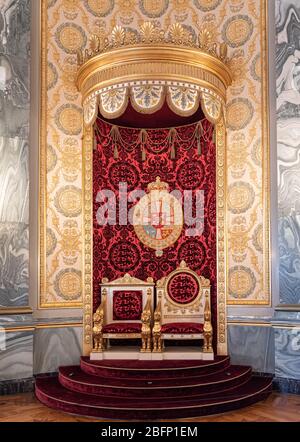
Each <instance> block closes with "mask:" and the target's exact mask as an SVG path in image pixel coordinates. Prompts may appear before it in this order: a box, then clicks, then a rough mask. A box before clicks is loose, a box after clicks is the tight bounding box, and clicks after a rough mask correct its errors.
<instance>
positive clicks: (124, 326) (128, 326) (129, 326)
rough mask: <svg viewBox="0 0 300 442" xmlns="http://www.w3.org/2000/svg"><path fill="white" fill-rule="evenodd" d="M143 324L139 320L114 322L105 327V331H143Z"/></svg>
mask: <svg viewBox="0 0 300 442" xmlns="http://www.w3.org/2000/svg"><path fill="white" fill-rule="evenodd" d="M141 330H142V324H141V323H138V322H130V323H128V322H127V323H124V322H112V323H111V324H106V325H105V326H104V327H103V333H141Z"/></svg>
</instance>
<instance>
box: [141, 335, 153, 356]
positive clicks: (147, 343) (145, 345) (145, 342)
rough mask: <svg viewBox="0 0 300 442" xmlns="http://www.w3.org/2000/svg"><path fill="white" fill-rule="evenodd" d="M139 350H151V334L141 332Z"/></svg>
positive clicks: (145, 351) (144, 351)
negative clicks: (140, 346)
mask: <svg viewBox="0 0 300 442" xmlns="http://www.w3.org/2000/svg"><path fill="white" fill-rule="evenodd" d="M140 351H141V352H142V353H149V352H151V335H150V334H149V333H147V334H146V333H145V334H142V348H141V350H140Z"/></svg>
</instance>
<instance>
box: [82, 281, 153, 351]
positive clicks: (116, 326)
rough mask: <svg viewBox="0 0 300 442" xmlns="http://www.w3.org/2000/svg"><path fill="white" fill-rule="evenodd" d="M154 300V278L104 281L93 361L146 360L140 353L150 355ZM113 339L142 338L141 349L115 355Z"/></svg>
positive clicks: (94, 328)
mask: <svg viewBox="0 0 300 442" xmlns="http://www.w3.org/2000/svg"><path fill="white" fill-rule="evenodd" d="M153 300H154V282H153V278H148V279H147V281H142V280H140V279H137V278H134V277H132V276H130V275H129V274H125V275H124V276H123V277H122V278H119V279H116V280H114V281H111V282H109V281H108V279H107V278H103V279H102V284H101V304H100V306H99V307H98V308H97V310H96V312H95V313H94V316H93V319H94V322H93V351H92V353H91V359H105V358H106V357H107V358H108V357H109V358H110V359H111V358H113V357H115V358H116V359H136V358H138V359H147V357H144V358H143V357H140V356H139V353H144V354H146V353H150V352H151V325H152V324H151V321H152V313H153ZM111 339H126V340H128V339H141V347H140V349H139V350H138V351H137V352H134V351H130V352H128V350H127V352H126V350H125V351H122V350H120V351H119V352H115V353H112V351H110V350H111V349H110V348H109V340H111Z"/></svg>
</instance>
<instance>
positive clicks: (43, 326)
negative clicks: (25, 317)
mask: <svg viewBox="0 0 300 442" xmlns="http://www.w3.org/2000/svg"><path fill="white" fill-rule="evenodd" d="M82 325H83V324H82V322H73V323H66V322H63V323H54V324H46V323H44V324H37V325H29V326H28V327H26V326H24V327H9V324H8V327H9V328H5V332H6V333H12V332H22V331H35V330H39V329H47V328H71V327H82Z"/></svg>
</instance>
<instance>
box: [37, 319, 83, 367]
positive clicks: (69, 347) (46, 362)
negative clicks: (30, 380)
mask: <svg viewBox="0 0 300 442" xmlns="http://www.w3.org/2000/svg"><path fill="white" fill-rule="evenodd" d="M81 343H82V328H81V327H65V328H64V327H62V328H48V329H37V330H36V331H35V335H34V373H35V374H38V373H52V372H55V371H57V370H58V367H59V366H60V365H78V364H79V362H80V356H81V354H82V349H81Z"/></svg>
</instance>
